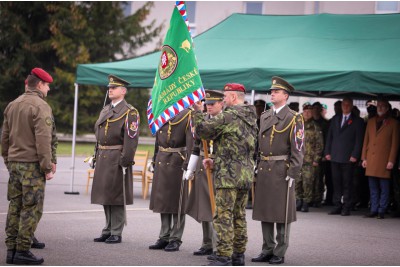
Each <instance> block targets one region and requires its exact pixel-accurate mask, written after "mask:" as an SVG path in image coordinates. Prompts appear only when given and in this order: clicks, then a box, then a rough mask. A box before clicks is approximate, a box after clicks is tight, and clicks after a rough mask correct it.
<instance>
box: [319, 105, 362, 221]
mask: <svg viewBox="0 0 400 267" xmlns="http://www.w3.org/2000/svg"><path fill="white" fill-rule="evenodd" d="M352 109H353V100H352V99H350V98H344V99H343V101H342V114H337V115H335V116H334V117H333V118H332V119H331V123H330V126H329V131H328V135H327V139H326V143H325V158H326V159H327V160H330V161H331V169H332V182H333V204H334V206H335V207H334V209H333V210H331V211H330V212H329V214H330V215H333V214H341V215H342V216H348V215H350V210H351V207H352V196H351V191H352V184H353V174H354V168H355V167H356V164H357V162H358V161H359V160H360V156H361V149H362V144H363V137H364V121H363V120H362V119H361V118H360V117H358V116H354V114H352V113H351V110H352ZM342 196H343V205H342V203H341V199H342Z"/></svg>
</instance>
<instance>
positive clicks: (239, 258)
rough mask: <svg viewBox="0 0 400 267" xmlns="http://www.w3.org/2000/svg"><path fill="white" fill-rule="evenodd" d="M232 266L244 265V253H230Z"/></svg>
mask: <svg viewBox="0 0 400 267" xmlns="http://www.w3.org/2000/svg"><path fill="white" fill-rule="evenodd" d="M232 266H244V253H236V252H234V253H233V254H232Z"/></svg>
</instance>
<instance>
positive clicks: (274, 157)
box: [260, 155, 289, 161]
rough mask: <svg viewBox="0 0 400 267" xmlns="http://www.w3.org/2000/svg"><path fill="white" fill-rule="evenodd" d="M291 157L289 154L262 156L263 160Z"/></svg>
mask: <svg viewBox="0 0 400 267" xmlns="http://www.w3.org/2000/svg"><path fill="white" fill-rule="evenodd" d="M288 158H289V157H288V155H281V156H267V157H266V156H260V159H261V160H264V161H269V160H287V159H288Z"/></svg>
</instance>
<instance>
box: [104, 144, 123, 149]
mask: <svg viewBox="0 0 400 267" xmlns="http://www.w3.org/2000/svg"><path fill="white" fill-rule="evenodd" d="M123 147H124V146H123V145H115V146H99V149H103V150H112V149H115V150H117V149H118V150H122V148H123Z"/></svg>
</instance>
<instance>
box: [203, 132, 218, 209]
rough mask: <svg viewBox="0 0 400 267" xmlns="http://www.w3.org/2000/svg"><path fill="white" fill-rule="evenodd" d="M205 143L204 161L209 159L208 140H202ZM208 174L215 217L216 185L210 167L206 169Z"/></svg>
mask: <svg viewBox="0 0 400 267" xmlns="http://www.w3.org/2000/svg"><path fill="white" fill-rule="evenodd" d="M201 141H202V142H203V150H204V159H208V157H209V156H208V146H207V141H206V140H201ZM206 174H207V184H208V191H209V193H210V203H211V213H212V215H213V216H214V214H215V198H214V185H213V180H212V176H211V169H210V167H209V166H207V167H206Z"/></svg>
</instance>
